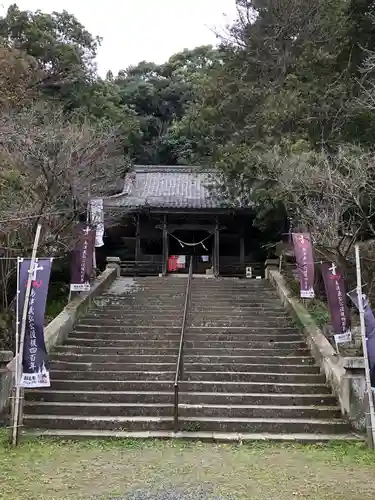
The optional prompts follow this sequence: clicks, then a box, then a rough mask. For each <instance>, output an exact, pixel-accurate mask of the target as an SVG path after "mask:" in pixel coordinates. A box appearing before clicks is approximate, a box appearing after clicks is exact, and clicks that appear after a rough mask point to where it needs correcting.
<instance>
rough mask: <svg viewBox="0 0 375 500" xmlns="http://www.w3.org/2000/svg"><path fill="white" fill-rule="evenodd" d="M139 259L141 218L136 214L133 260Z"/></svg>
mask: <svg viewBox="0 0 375 500" xmlns="http://www.w3.org/2000/svg"><path fill="white" fill-rule="evenodd" d="M140 258H141V217H140V215H139V214H137V225H136V230H135V260H136V261H139V260H140Z"/></svg>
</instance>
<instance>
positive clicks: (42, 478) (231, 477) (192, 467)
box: [0, 433, 375, 500]
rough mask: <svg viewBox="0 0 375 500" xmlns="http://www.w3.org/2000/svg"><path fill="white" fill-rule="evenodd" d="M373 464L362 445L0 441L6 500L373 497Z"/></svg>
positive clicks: (0, 495) (0, 479) (0, 498)
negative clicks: (11, 443)
mask: <svg viewBox="0 0 375 500" xmlns="http://www.w3.org/2000/svg"><path fill="white" fill-rule="evenodd" d="M0 437H1V433H0ZM374 465H375V454H374V453H373V452H371V451H369V450H366V449H365V448H364V447H363V446H362V445H358V444H351V445H349V444H347V445H342V444H341V445H335V446H328V447H318V446H315V447H311V446H310V447H309V446H298V445H294V446H291V445H290V446H285V445H284V446H282V445H272V444H267V443H260V444H254V445H252V446H248V445H243V446H241V445H228V444H225V445H224V444H223V445H219V444H203V443H197V442H194V443H181V442H174V441H163V442H161V441H147V442H140V441H109V442H107V441H104V442H100V441H99V442H98V441H82V442H62V441H51V440H45V441H30V442H26V443H23V444H22V445H21V447H20V448H18V449H16V450H12V449H10V448H9V447H7V446H6V445H5V444H4V445H3V446H2V445H1V439H0V500H292V499H293V500H294V499H296V500H353V499H355V500H374V498H375V475H374Z"/></svg>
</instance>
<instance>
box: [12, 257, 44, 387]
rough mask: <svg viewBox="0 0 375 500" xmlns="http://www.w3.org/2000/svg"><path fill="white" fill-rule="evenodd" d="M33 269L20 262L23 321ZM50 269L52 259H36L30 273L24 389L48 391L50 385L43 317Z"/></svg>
mask: <svg viewBox="0 0 375 500" xmlns="http://www.w3.org/2000/svg"><path fill="white" fill-rule="evenodd" d="M30 265H31V260H30V259H24V260H23V261H21V264H20V270H19V273H20V274H19V276H20V293H19V302H18V307H19V317H20V320H21V321H22V314H23V308H24V304H25V296H26V288H27V281H28V276H29V269H30ZM51 268H52V260H51V259H36V260H35V265H34V267H33V269H32V270H30V272H31V279H32V281H31V289H30V298H29V304H28V311H27V316H26V330H25V340H24V347H23V353H22V377H21V386H22V387H49V386H50V385H51V384H50V377H49V368H48V355H47V350H46V345H45V342H44V313H45V310H46V303H47V295H48V285H49V280H50V276H51ZM21 327H22V325H21Z"/></svg>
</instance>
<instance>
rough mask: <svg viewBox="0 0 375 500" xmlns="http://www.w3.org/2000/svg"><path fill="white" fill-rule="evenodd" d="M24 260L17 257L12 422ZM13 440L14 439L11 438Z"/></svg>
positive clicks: (13, 403)
mask: <svg viewBox="0 0 375 500" xmlns="http://www.w3.org/2000/svg"><path fill="white" fill-rule="evenodd" d="M21 261H22V259H21V258H20V257H17V264H16V265H17V268H16V286H17V287H16V324H15V337H16V338H15V354H16V358H15V371H14V374H13V390H12V395H13V399H12V422H13V418H14V414H15V405H16V387H17V373H18V371H19V368H18V364H19V362H20V359H19V356H18V352H19V344H20V339H19V335H20V312H19V302H20V263H21ZM11 440H12V437H11Z"/></svg>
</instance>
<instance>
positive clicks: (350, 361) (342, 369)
mask: <svg viewBox="0 0 375 500" xmlns="http://www.w3.org/2000/svg"><path fill="white" fill-rule="evenodd" d="M278 264H279V262H278V261H275V260H271V261H270V260H269V261H266V279H268V280H269V281H270V282H271V284H272V285H273V286H274V287H275V289H276V291H277V293H278V295H279V297H280V300H281V302H282V304H283V306H284V307H285V309H286V310H287V311H288V312H289V313H290V314H291V315H292V317H293V318H294V319H295V321H296V323H297V324H298V326H299V327H301V328H302V331H303V334H304V337H305V340H306V343H307V345H308V347H309V349H310V351H311V354H312V356H313V357H314V359H315V361H316V363H317V365H318V366H320V369H321V372H322V373H324V375H325V377H326V381H327V383H328V384H329V385H330V386H331V388H332V391H333V394H334V395H335V396H336V397H337V399H338V401H339V403H340V408H341V413H342V414H343V415H344V416H346V417H347V418H348V419H349V420H350V422H351V424H352V425H353V427H354V428H355V429H357V430H358V431H361V432H364V431H365V430H366V427H367V428H368V425H367V422H366V418H367V413H368V408H367V406H368V405H367V401H366V399H367V398H366V394H365V371H364V362H363V358H345V357H343V356H340V355H339V354H337V352H336V351H335V350H334V349H333V347H332V345H331V344H330V343H329V341H328V340H327V338H326V337H325V335H324V334H323V332H322V331H321V329H320V328H319V327H318V326H317V324H316V323H315V321H314V319H313V318H312V316H311V315H310V313H309V312H308V311H307V309H306V308H305V307H304V305H303V304H302V302H301V301H299V300H298V299H297V298H295V297H293V295H292V294H291V292H290V290H289V289H288V287H287V285H286V282H285V280H284V277H283V276H282V274H281V273H280V272H279V271H278Z"/></svg>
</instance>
